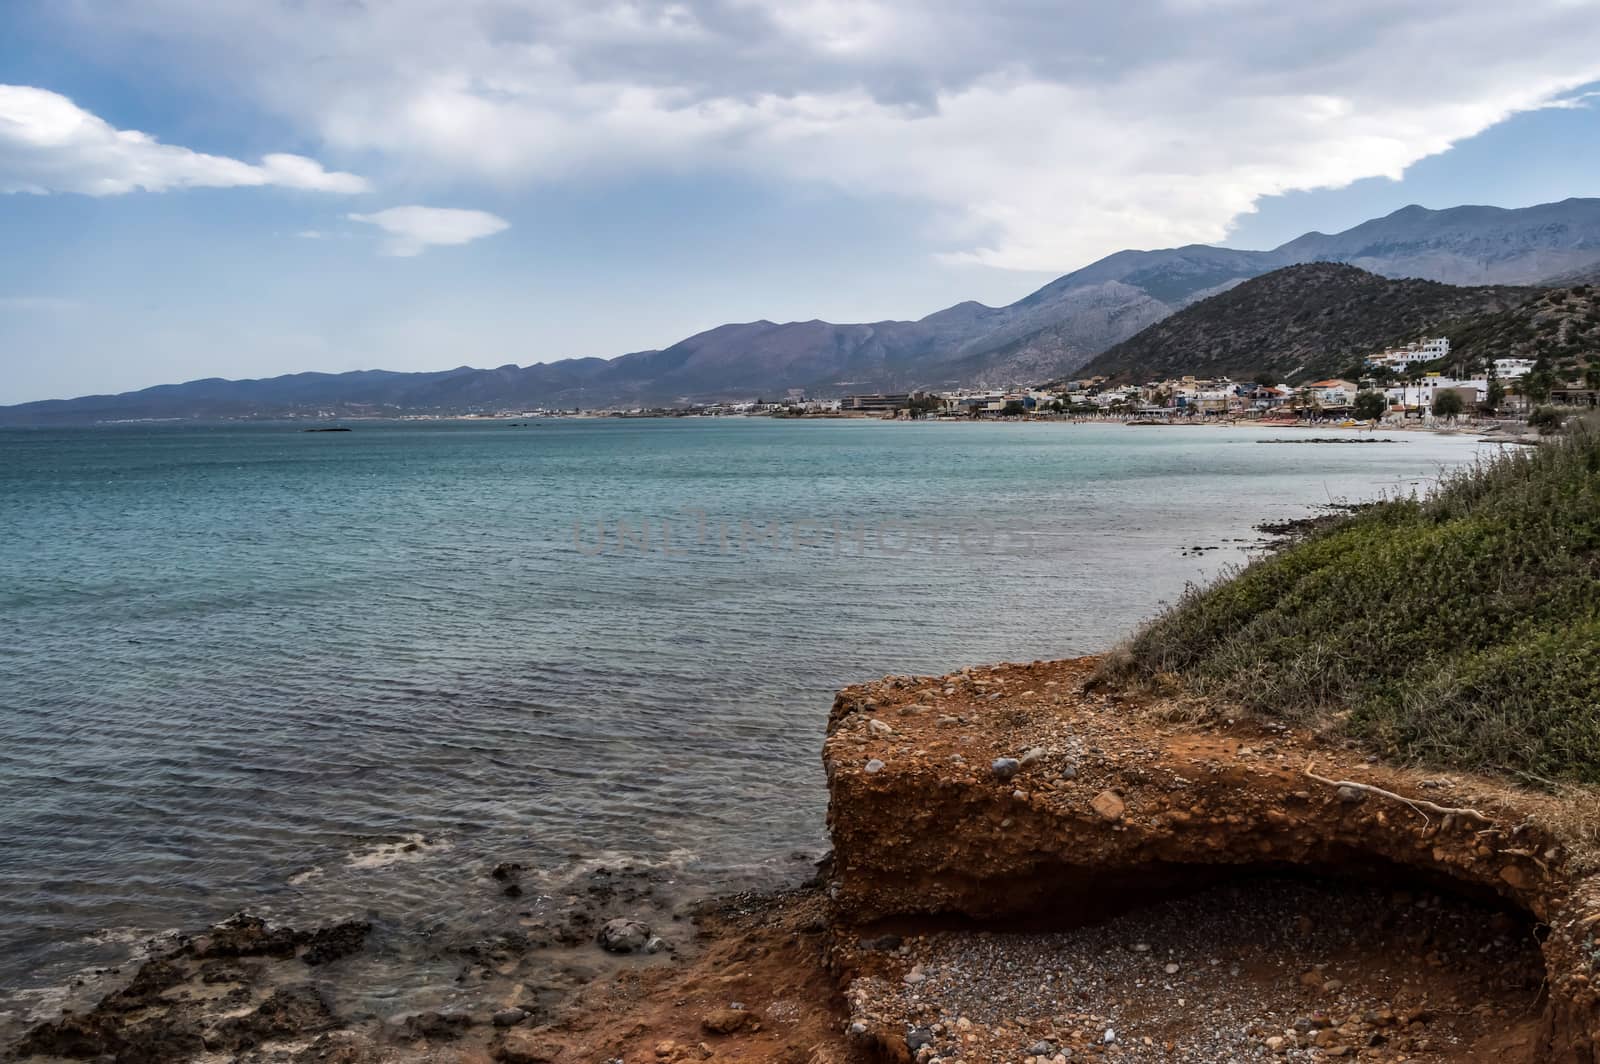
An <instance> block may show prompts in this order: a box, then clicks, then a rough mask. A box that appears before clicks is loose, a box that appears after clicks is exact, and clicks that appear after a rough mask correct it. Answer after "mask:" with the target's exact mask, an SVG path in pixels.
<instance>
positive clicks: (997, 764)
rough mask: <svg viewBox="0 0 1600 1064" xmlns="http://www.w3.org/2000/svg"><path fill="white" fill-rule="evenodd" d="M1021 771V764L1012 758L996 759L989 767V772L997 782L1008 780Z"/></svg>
mask: <svg viewBox="0 0 1600 1064" xmlns="http://www.w3.org/2000/svg"><path fill="white" fill-rule="evenodd" d="M1021 770H1022V762H1020V761H1018V760H1017V759H1016V758H1014V757H997V758H995V759H994V764H992V765H990V766H989V771H990V772H991V773H993V774H994V778H995V779H997V780H1008V779H1010V778H1011V777H1012V776H1015V775H1016V774H1017V773H1018V772H1020V771H1021Z"/></svg>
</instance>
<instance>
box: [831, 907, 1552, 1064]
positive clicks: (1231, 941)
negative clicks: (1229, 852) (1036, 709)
mask: <svg viewBox="0 0 1600 1064" xmlns="http://www.w3.org/2000/svg"><path fill="white" fill-rule="evenodd" d="M875 946H876V949H877V950H878V951H882V950H884V949H885V947H887V948H888V955H887V959H888V960H889V962H890V963H888V964H887V965H880V966H878V967H879V968H880V969H881V973H880V974H879V975H877V976H875V977H870V978H862V979H858V980H857V981H856V982H855V984H853V986H852V988H851V990H850V994H849V1005H850V1009H851V1017H852V1023H853V1026H852V1030H854V1031H856V1032H857V1033H864V1032H865V1031H866V1030H878V1031H893V1032H905V1035H906V1044H907V1045H908V1047H909V1048H910V1049H911V1050H912V1055H913V1057H914V1058H915V1059H917V1060H919V1061H945V1062H954V1061H958V1060H959V1061H964V1062H967V1064H980V1062H989V1061H996V1062H998V1061H1034V1062H1035V1064H1043V1062H1049V1061H1061V1060H1069V1061H1070V1060H1078V1061H1082V1060H1085V1059H1096V1058H1100V1057H1105V1058H1110V1059H1116V1060H1120V1061H1128V1062H1135V1061H1162V1062H1167V1064H1170V1062H1175V1061H1183V1062H1194V1064H1221V1062H1224V1061H1264V1060H1291V1061H1313V1060H1324V1059H1339V1058H1346V1059H1354V1060H1380V1061H1416V1062H1419V1064H1420V1062H1438V1061H1467V1060H1477V1059H1502V1060H1507V1061H1509V1060H1510V1059H1511V1058H1510V1057H1507V1056H1504V1055H1502V1054H1500V1053H1499V1052H1498V1051H1496V1050H1493V1049H1490V1048H1486V1039H1487V1040H1489V1041H1493V1040H1494V1039H1499V1038H1506V1037H1507V1036H1508V1032H1511V1031H1513V1030H1515V1029H1518V1028H1520V1027H1522V1026H1525V1025H1527V1024H1529V1023H1533V1022H1536V1021H1537V1017H1538V1014H1539V1004H1540V1003H1539V1001H1538V988H1539V986H1540V982H1541V980H1542V976H1543V969H1542V965H1541V962H1540V958H1539V954H1538V949H1537V945H1536V943H1535V941H1534V938H1533V936H1532V932H1531V929H1530V928H1528V927H1527V926H1526V925H1525V924H1523V923H1521V922H1520V921H1518V920H1517V919H1515V918H1512V917H1510V916H1507V915H1504V914H1502V913H1500V912H1498V911H1494V910H1488V909H1484V908H1481V907H1478V906H1476V905H1474V904H1471V903H1467V902H1464V901H1461V900H1459V899H1456V898H1453V897H1452V898H1446V897H1440V896H1438V895H1434V894H1430V893H1427V892H1407V891H1393V890H1388V889H1383V888H1379V887H1370V886H1352V885H1349V884H1338V885H1325V884H1317V883H1311V882H1306V881H1299V880H1283V879H1263V880H1253V881H1242V882H1238V883H1233V884H1228V885H1224V886H1220V887H1213V888H1210V889H1207V890H1204V891H1202V892H1200V893H1198V894H1194V895H1190V896H1187V897H1182V898H1177V899H1173V900H1168V901H1164V902H1160V903H1158V904H1155V905H1152V906H1149V907H1146V908H1142V909H1139V910H1136V911H1133V912H1130V913H1126V914H1124V915H1122V916H1120V917H1118V918H1116V919H1113V920H1111V921H1109V922H1106V923H1101V924H1098V925H1095V926H1092V927H1084V928H1079V929H1077V930H1072V931H1064V932H1050V933H1032V932H981V931H980V932H972V931H941V932H935V933H931V934H926V935H921V936H917V937H914V938H909V939H906V940H905V941H903V942H901V943H899V944H898V946H896V944H895V943H894V942H893V940H890V941H888V942H879V943H876V944H875ZM892 1037H893V1036H891V1040H892ZM1507 1044H1508V1045H1509V1044H1510V1043H1509V1042H1508V1043H1507Z"/></svg>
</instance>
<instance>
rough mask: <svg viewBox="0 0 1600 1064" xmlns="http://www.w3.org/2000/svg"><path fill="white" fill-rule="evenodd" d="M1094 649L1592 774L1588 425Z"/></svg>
mask: <svg viewBox="0 0 1600 1064" xmlns="http://www.w3.org/2000/svg"><path fill="white" fill-rule="evenodd" d="M1125 651H1126V652H1125V653H1122V654H1118V655H1113V656H1112V657H1111V658H1109V659H1108V664H1107V666H1106V671H1107V672H1108V673H1111V674H1113V675H1115V676H1117V677H1119V678H1123V679H1136V680H1147V681H1155V680H1157V678H1161V679H1162V680H1165V679H1166V678H1167V677H1169V676H1175V677H1177V678H1179V679H1181V680H1183V681H1184V682H1185V683H1186V684H1187V685H1188V686H1189V687H1190V688H1192V689H1193V690H1195V691H1197V692H1199V693H1202V694H1209V695H1214V696H1218V697H1220V698H1223V699H1226V700H1228V701H1229V702H1233V703H1237V704H1239V705H1241V706H1243V707H1244V708H1246V709H1247V710H1250V711H1253V712H1256V713H1260V714H1262V715H1265V716H1271V717H1277V718H1284V719H1290V720H1294V721H1298V722H1302V723H1306V724H1313V725H1317V726H1321V727H1329V726H1336V727H1337V728H1339V729H1340V730H1342V731H1343V732H1344V733H1346V734H1349V735H1352V736H1355V737H1358V738H1362V739H1365V740H1367V741H1369V742H1371V743H1373V744H1375V745H1376V746H1377V747H1378V748H1380V749H1382V750H1384V751H1385V752H1387V753H1388V754H1390V755H1391V756H1393V757H1396V758H1399V759H1402V760H1408V761H1415V762H1420V763H1427V764H1434V765H1442V766H1452V767H1458V768H1467V769H1474V770H1485V771H1497V772H1501V773H1504V774H1508V775H1512V776H1518V777H1521V778H1524V779H1531V780H1547V781H1576V782H1583V783H1589V784H1600V433H1596V432H1595V431H1594V430H1593V429H1591V428H1589V427H1588V426H1586V425H1583V424H1580V423H1575V427H1574V429H1573V430H1572V431H1571V432H1570V433H1569V434H1567V435H1564V436H1562V437H1560V438H1558V439H1557V440H1556V441H1554V442H1551V443H1547V444H1544V445H1541V446H1539V447H1537V448H1528V449H1523V450H1519V451H1517V452H1515V453H1512V454H1509V455H1506V456H1504V457H1501V458H1498V459H1495V460H1493V461H1491V462H1486V463H1483V464H1481V465H1479V466H1477V467H1476V468H1474V469H1472V470H1470V471H1467V472H1463V473H1459V474H1456V475H1453V476H1450V477H1448V478H1446V479H1445V480H1444V481H1443V482H1442V483H1441V484H1440V485H1439V487H1438V488H1437V489H1436V490H1435V491H1434V492H1433V493H1432V494H1431V495H1430V496H1428V497H1427V498H1423V499H1416V498H1409V499H1395V500H1391V501H1388V502H1384V503H1381V504H1379V505H1376V506H1372V507H1369V508H1366V509H1364V510H1362V511H1360V512H1359V513H1357V514H1355V515H1353V516H1351V517H1349V518H1346V519H1344V520H1342V521H1340V522H1336V523H1334V524H1333V525H1331V526H1329V527H1327V528H1326V529H1324V530H1321V531H1319V532H1316V533H1313V534H1312V535H1311V536H1310V537H1309V538H1308V539H1306V540H1305V541H1303V542H1301V543H1298V544H1295V545H1293V546H1290V547H1287V548H1285V549H1283V550H1281V551H1279V552H1277V553H1275V554H1272V555H1269V556H1267V557H1264V558H1262V559H1259V560H1257V561H1255V562H1253V563H1252V564H1250V565H1248V566H1246V567H1245V568H1243V569H1241V570H1238V571H1237V572H1234V573H1232V574H1229V575H1228V576H1226V577H1224V578H1223V579H1221V580H1220V581H1218V582H1217V583H1215V584H1213V585H1212V586H1210V587H1206V588H1197V589H1193V590H1191V591H1190V592H1189V593H1188V594H1186V595H1185V596H1184V598H1183V599H1182V600H1181V601H1180V602H1178V603H1177V604H1176V605H1175V606H1174V607H1173V608H1172V609H1170V610H1168V611H1167V612H1166V613H1165V614H1163V615H1162V616H1160V617H1158V618H1156V620H1155V621H1153V622H1152V623H1150V624H1149V625H1148V626H1147V627H1145V628H1144V629H1143V630H1142V631H1140V632H1139V633H1138V634H1137V635H1136V636H1134V638H1133V639H1132V640H1131V641H1130V643H1129V644H1128V645H1127V647H1126V648H1125Z"/></svg>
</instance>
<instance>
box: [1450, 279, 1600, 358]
mask: <svg viewBox="0 0 1600 1064" xmlns="http://www.w3.org/2000/svg"><path fill="white" fill-rule="evenodd" d="M1450 343H1451V348H1452V350H1451V353H1452V355H1457V356H1459V357H1460V358H1462V359H1463V360H1465V361H1469V362H1472V363H1474V364H1476V365H1479V366H1481V365H1484V364H1485V363H1487V362H1488V361H1490V360H1492V359H1496V358H1533V359H1538V358H1543V359H1545V360H1546V361H1547V362H1548V363H1549V365H1550V369H1551V370H1552V372H1554V373H1555V376H1556V379H1557V381H1558V382H1561V381H1567V380H1578V379H1580V378H1581V377H1582V376H1583V373H1584V371H1585V370H1586V369H1587V368H1588V367H1589V366H1590V365H1600V285H1591V284H1579V285H1574V286H1573V287H1571V288H1552V289H1549V290H1547V291H1544V292H1541V293H1539V294H1538V295H1536V296H1534V297H1533V298H1531V299H1529V300H1527V301H1526V302H1524V303H1521V304H1519V305H1518V306H1516V307H1513V308H1511V309H1509V310H1504V311H1501V312H1499V313H1495V314H1482V315H1478V316H1476V317H1473V318H1469V319H1466V320H1465V321H1462V322H1459V323H1456V324H1455V325H1453V326H1452V328H1451V330H1450Z"/></svg>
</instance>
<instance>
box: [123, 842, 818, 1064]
mask: <svg viewBox="0 0 1600 1064" xmlns="http://www.w3.org/2000/svg"><path fill="white" fill-rule="evenodd" d="M396 845H400V844H399V843H397V844H396ZM386 852H387V851H386ZM374 859H380V858H374ZM619 871H622V872H624V873H625V872H626V870H625V869H617V868H612V869H611V873H610V874H612V875H613V883H612V887H613V889H615V882H616V878H620V879H622V880H627V879H628V878H629V876H628V875H627V874H623V875H622V876H620V877H615V873H617V872H619ZM483 872H484V873H485V874H486V875H489V876H490V877H491V878H494V877H493V876H492V873H491V872H490V870H489V869H488V868H485V869H483ZM642 882H643V883H644V884H646V885H647V884H648V876H646V877H644V878H643V880H642ZM523 884H524V887H525V889H528V890H529V891H530V893H531V892H532V891H533V890H534V889H535V888H534V887H533V886H532V885H531V883H530V881H529V880H528V879H524V880H523ZM483 885H484V886H485V887H487V888H488V889H489V890H490V891H491V892H498V891H499V890H501V889H503V888H504V887H508V886H510V885H513V883H512V882H511V880H510V879H508V880H505V881H501V880H499V879H497V878H496V879H495V881H494V883H493V884H487V883H486V884H483ZM595 885H596V884H582V885H580V886H579V887H578V888H577V893H578V895H579V896H580V897H583V896H589V897H592V898H598V899H602V900H604V899H605V898H607V897H614V896H615V895H614V894H613V895H610V896H606V895H603V894H594V895H591V894H590V893H589V891H590V887H591V886H595ZM626 889H627V890H632V889H634V888H631V887H630V888H626ZM639 889H646V887H645V886H641V887H640V888H639ZM782 897H783V896H781V895H780V896H776V897H774V898H773V899H771V900H770V901H755V900H747V901H746V902H743V903H740V904H742V905H743V906H744V907H745V908H748V909H749V910H750V911H751V913H752V918H754V916H755V915H757V914H759V913H761V912H765V911H766V907H767V906H768V905H777V906H779V909H778V910H775V911H781V912H788V911H790V909H789V907H788V906H789V903H787V902H782V901H781V900H782ZM736 901H737V899H736ZM780 902H781V904H780ZM465 904H467V905H475V904H480V902H479V901H478V900H477V898H476V897H475V896H469V897H467V899H466V900H465ZM704 904H710V905H711V908H712V910H716V909H717V904H716V903H715V902H714V901H712V902H709V903H702V906H703V905H704ZM795 904H799V903H798V902H796V903H795ZM601 908H602V906H601V905H599V904H593V905H587V906H586V907H585V909H584V911H586V912H587V913H588V914H589V918H588V919H587V920H585V919H577V920H574V921H572V922H571V924H570V926H569V927H567V928H565V929H561V930H558V931H557V932H556V934H557V939H556V941H554V942H553V943H545V944H540V945H534V946H532V947H531V949H532V952H533V953H534V954H536V955H537V956H538V957H540V958H541V963H543V960H544V959H548V961H549V967H550V968H551V969H552V975H551V978H550V979H549V981H548V983H540V981H539V979H535V981H534V982H535V984H536V985H534V986H531V987H529V989H531V990H532V991H533V997H534V998H536V999H539V1000H538V1001H537V1004H539V1005H540V1009H538V1010H531V1009H530V1010H525V1011H526V1012H527V1014H528V1016H529V1017H536V1016H549V1015H551V1012H550V1009H551V1008H552V1007H553V1005H554V1003H555V1002H556V1001H557V999H559V998H561V997H563V996H565V995H566V994H569V993H571V992H573V991H574V989H575V988H576V986H577V984H578V983H579V982H580V981H581V980H579V979H578V978H577V977H575V976H574V975H573V974H572V972H571V971H564V970H562V969H570V968H571V967H572V959H573V958H574V957H580V956H581V957H584V958H588V959H598V960H602V961H605V960H606V958H604V957H602V956H599V955H598V954H597V952H596V950H595V949H594V947H593V944H592V943H593V934H594V932H595V930H596V924H597V922H599V917H600V915H601ZM696 911H699V910H698V909H697V910H696ZM606 915H608V916H609V915H610V914H609V913H607V914H606ZM663 918H664V919H667V920H673V919H674V918H673V916H672V915H670V914H669V915H665V916H664V917H663ZM564 919H565V918H564V917H563V918H561V919H558V920H557V921H555V923H556V924H560V923H562V922H563V920H564ZM689 919H690V917H689V916H688V914H687V913H685V914H684V923H685V924H687V923H688V922H689ZM774 919H776V917H774ZM674 922H675V923H676V921H674ZM308 926H309V925H308ZM707 926H708V927H710V931H709V932H708V934H709V936H710V937H709V939H708V940H707V941H706V942H703V943H701V944H700V945H699V946H697V947H696V948H694V949H692V950H691V949H685V951H684V956H685V959H686V962H687V963H688V964H689V965H690V968H689V969H682V968H680V966H679V964H678V961H677V959H676V958H674V957H673V956H672V954H671V952H670V951H668V952H666V953H664V954H659V955H650V956H648V957H635V958H632V959H628V960H623V961H621V962H618V963H616V964H615V966H614V967H612V966H608V967H606V968H605V971H604V973H603V974H602V975H600V976H599V977H598V978H597V979H596V983H595V985H597V986H606V987H616V986H619V985H629V982H630V981H632V980H638V981H641V985H642V983H644V982H652V981H655V980H662V979H670V978H671V977H670V976H669V975H667V974H665V973H669V972H673V971H683V970H693V965H694V964H696V963H698V961H697V960H696V958H698V957H700V956H701V955H702V954H703V953H704V951H705V949H706V948H707V947H709V946H714V945H715V943H717V942H719V941H721V940H722V939H723V938H726V937H727V936H729V935H746V937H747V938H748V937H749V936H750V935H755V936H756V937H757V938H759V937H760V936H759V934H757V932H758V930H759V928H755V927H751V928H745V925H742V924H740V925H737V928H736V929H735V930H729V928H734V926H735V925H732V924H726V923H716V922H715V921H713V922H712V923H711V924H708V925H707ZM763 926H765V925H763ZM741 929H742V930H741ZM377 930H378V935H379V937H381V935H382V928H379V929H377ZM308 933H309V932H308ZM789 933H791V934H805V932H801V931H792V930H791V932H789ZM560 936H565V940H562V939H561V937H560ZM481 937H482V943H481V946H482V949H483V953H482V956H483V958H485V959H486V961H487V963H483V964H481V965H479V966H480V967H483V968H484V969H485V970H493V969H496V968H499V967H505V966H507V965H513V964H516V963H520V961H519V960H518V958H521V957H525V956H527V954H528V951H527V950H525V949H524V947H523V945H522V944H521V943H518V942H512V943H509V945H510V949H509V950H507V949H506V948H505V947H506V946H507V945H508V944H507V943H505V942H498V943H497V942H493V941H491V940H492V939H493V938H494V936H493V935H490V934H487V933H486V934H485V935H483V936H481ZM535 937H536V936H535ZM472 948H474V949H476V948H479V947H478V945H473V946H472ZM759 948H772V946H771V944H770V943H768V944H766V945H763V946H761V947H759ZM212 959H213V960H218V961H220V960H222V959H226V958H212ZM369 961H370V958H366V959H365V960H355V961H352V962H349V963H353V964H357V965H366V966H367V970H368V971H369V972H370V970H371V969H370V965H369V964H368V962H369ZM468 962H471V963H470V964H469V963H468ZM607 963H608V965H609V963H610V962H609V961H608V962H607ZM472 964H479V961H478V959H477V958H476V957H464V959H463V963H462V965H461V967H462V968H464V969H465V968H470V967H471V965H472ZM658 969H659V970H658ZM288 970H289V972H298V971H299V969H295V968H294V967H293V966H292V965H290V966H288ZM131 974H132V972H131V970H129V971H125V972H123V973H118V974H117V978H118V979H120V978H125V977H127V976H128V975H131ZM206 974H210V975H212V976H213V977H220V975H224V974H226V972H224V971H222V970H220V969H216V968H215V967H214V966H213V967H208V968H207V972H206ZM335 974H337V973H335ZM501 974H503V973H501ZM284 975H285V973H284V972H282V971H281V970H280V971H279V972H278V974H276V975H273V976H271V977H270V979H279V978H281V977H283V976H284ZM203 978H204V976H203V975H202V981H203ZM334 982H335V984H336V985H335V986H334V989H333V990H332V991H331V994H330V996H331V997H332V998H333V1004H334V1005H335V1007H337V1006H339V1005H340V1004H341V1002H340V999H341V998H344V997H347V996H349V995H348V994H347V992H346V991H344V990H340V989H338V985H337V984H341V983H343V984H344V985H346V986H348V985H349V984H348V981H346V980H343V979H336V980H335V981H334ZM208 985H209V984H208ZM168 989H171V988H168ZM164 992H165V991H163V993H164ZM579 993H580V994H584V993H587V991H584V990H581V989H580V990H579ZM580 1000H582V998H580ZM519 1002H520V1003H528V999H527V998H525V997H520V996H519V997H517V998H515V1000H514V1001H512V1002H511V1003H512V1004H517V1003H519ZM234 1007H237V1003H235V1005H234ZM364 1007H365V1006H360V1007H358V1008H356V1009H354V1010H352V1011H351V1012H350V1013H348V1016H349V1017H350V1018H351V1019H352V1021H353V1022H354V1023H355V1027H356V1029H357V1030H358V1032H359V1031H367V1030H370V1031H371V1032H372V1034H371V1037H372V1038H373V1039H375V1041H374V1042H373V1044H374V1045H375V1046H382V1047H386V1048H384V1052H389V1051H390V1050H393V1051H395V1052H406V1053H410V1052H413V1049H414V1047H413V1045H412V1042H411V1041H409V1040H403V1041H402V1044H400V1045H399V1046H398V1047H396V1046H395V1045H391V1041H392V1039H394V1038H395V1037H397V1035H396V1025H395V1024H394V1023H390V1022H388V1021H387V1020H385V1021H379V1020H377V1019H375V1017H373V1016H372V1015H365V1014H363V1012H362V1008H364ZM518 1007H520V1005H518ZM444 1011H445V1013H446V1014H447V1015H450V1014H451V1012H450V1010H449V1009H445V1010H444ZM485 1015H487V1016H488V1017H489V1019H488V1021H486V1022H487V1026H488V1028H490V1029H486V1030H485V1031H482V1032H479V1033H481V1034H484V1035H486V1036H488V1037H493V1030H492V1028H493V1024H492V1015H491V1014H488V1013H484V1014H482V1015H480V1016H479V1017H478V1020H475V1021H474V1023H473V1024H471V1025H469V1026H474V1027H476V1026H484V1021H483V1016H485ZM834 1018H836V1019H837V1018H838V1017H837V1015H835V1017H834ZM407 1019H408V1017H405V1016H402V1017H400V1018H399V1020H400V1022H399V1027H400V1028H402V1029H403V1027H404V1023H405V1022H407ZM318 1022H327V1021H326V1019H325V1018H324V1019H322V1020H319V1021H318ZM423 1022H424V1023H426V1022H427V1021H423ZM447 1022H448V1023H452V1024H453V1023H454V1022H455V1021H453V1020H450V1021H447ZM596 1022H598V1021H596ZM691 1026H692V1025H691ZM519 1029H521V1027H519ZM591 1029H597V1028H594V1025H593V1024H591ZM606 1030H607V1031H608V1032H609V1028H606ZM769 1030H770V1029H769ZM362 1037H366V1036H365V1035H363V1036H362ZM596 1037H598V1035H596ZM426 1040H427V1039H424V1041H426ZM484 1044H485V1045H487V1042H485V1043H484ZM696 1046H698V1043H696ZM326 1049H327V1046H326V1045H324V1046H323V1047H322V1049H319V1050H318V1052H321V1051H323V1050H326ZM695 1052H698V1049H697V1048H696V1049H695ZM396 1059H400V1058H396ZM750 1059H752V1060H755V1059H767V1058H762V1057H759V1056H753V1057H751V1058H750Z"/></svg>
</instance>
